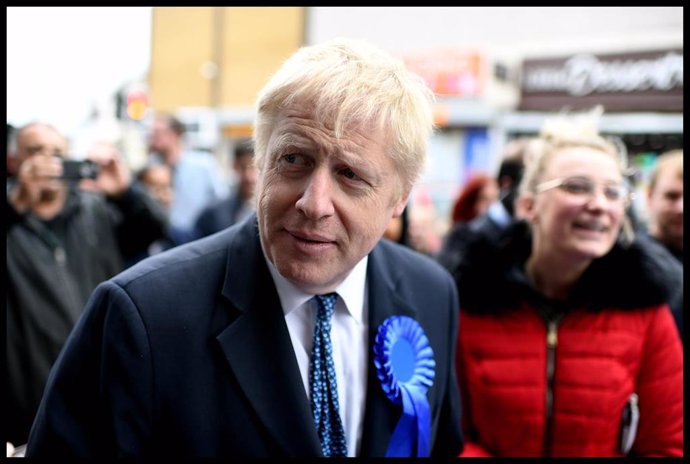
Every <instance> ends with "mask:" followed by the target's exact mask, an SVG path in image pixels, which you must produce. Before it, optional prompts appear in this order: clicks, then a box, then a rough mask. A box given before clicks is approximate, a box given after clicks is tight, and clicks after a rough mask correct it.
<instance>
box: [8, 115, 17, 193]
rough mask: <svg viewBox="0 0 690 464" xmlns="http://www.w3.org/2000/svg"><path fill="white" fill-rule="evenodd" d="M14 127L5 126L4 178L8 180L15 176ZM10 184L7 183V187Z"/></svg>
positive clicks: (10, 125)
mask: <svg viewBox="0 0 690 464" xmlns="http://www.w3.org/2000/svg"><path fill="white" fill-rule="evenodd" d="M15 130H16V129H15V127H14V126H13V125H12V124H9V123H8V124H7V132H6V133H5V136H6V137H7V151H6V152H5V168H6V169H7V171H5V177H6V178H10V177H14V176H16V175H17V164H18V163H17V153H16V151H17V150H16V147H15V140H14V139H15V137H14V131H15ZM9 185H10V183H7V186H8V187H9Z"/></svg>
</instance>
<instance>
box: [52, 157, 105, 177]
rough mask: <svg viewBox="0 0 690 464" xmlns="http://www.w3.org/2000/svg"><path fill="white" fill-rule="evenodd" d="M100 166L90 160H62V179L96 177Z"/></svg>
mask: <svg viewBox="0 0 690 464" xmlns="http://www.w3.org/2000/svg"><path fill="white" fill-rule="evenodd" d="M99 171H100V166H99V165H98V163H95V162H93V161H91V160H63V162H62V176H60V177H61V178H62V179H67V180H80V179H95V178H96V177H98V173H99Z"/></svg>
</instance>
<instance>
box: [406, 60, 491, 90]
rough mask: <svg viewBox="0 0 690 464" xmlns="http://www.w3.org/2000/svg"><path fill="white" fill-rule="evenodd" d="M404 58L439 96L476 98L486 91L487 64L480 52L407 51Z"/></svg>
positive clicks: (411, 69) (410, 68)
mask: <svg viewBox="0 0 690 464" xmlns="http://www.w3.org/2000/svg"><path fill="white" fill-rule="evenodd" d="M401 58H402V60H403V61H404V62H405V65H406V66H407V68H408V69H409V70H410V71H412V72H414V73H415V74H418V75H419V76H421V77H422V78H423V79H424V80H425V81H426V83H427V85H428V86H429V88H430V89H431V90H433V91H434V93H436V95H439V96H452V97H465V98H475V97H479V96H481V95H482V94H483V92H484V86H485V82H484V80H485V76H484V73H485V68H486V65H485V60H484V57H483V56H482V55H481V54H480V53H478V52H466V51H462V50H455V49H434V50H425V51H416V52H405V53H403V54H402V55H401Z"/></svg>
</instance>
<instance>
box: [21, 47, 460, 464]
mask: <svg viewBox="0 0 690 464" xmlns="http://www.w3.org/2000/svg"><path fill="white" fill-rule="evenodd" d="M432 99H433V94H432V93H431V91H430V90H429V89H428V87H426V85H425V84H424V82H423V80H421V78H419V77H418V76H415V75H414V74H411V73H409V71H407V69H406V68H405V66H404V64H403V63H402V61H400V60H399V59H396V58H393V57H391V56H390V55H388V54H387V53H385V52H383V51H380V50H379V49H377V48H375V47H373V46H371V45H369V44H367V43H366V42H363V41H357V40H347V39H334V40H332V41H328V42H325V43H322V44H317V45H313V46H309V47H304V48H302V49H300V50H299V51H298V52H296V54H295V55H293V57H291V58H290V59H289V60H288V61H287V62H286V63H285V64H284V65H283V67H282V68H281V69H280V70H279V71H278V72H277V73H276V74H275V75H274V76H273V77H272V78H271V79H270V80H269V82H268V83H267V84H266V86H265V87H264V88H263V89H262V90H261V91H260V92H259V95H258V102H257V105H256V108H257V113H256V116H255V127H256V129H255V150H256V151H255V156H256V162H257V166H258V167H259V180H258V184H257V200H256V213H255V214H252V215H251V216H249V217H248V218H247V219H246V220H244V221H243V222H241V223H238V224H235V225H234V226H231V227H229V228H227V229H225V230H223V231H221V232H218V233H216V234H213V235H210V236H208V237H205V238H202V239H199V240H196V241H193V242H191V243H188V244H184V245H181V246H178V247H176V248H173V249H171V250H168V251H165V252H163V253H159V254H157V255H155V256H152V257H150V258H147V259H145V260H143V261H141V262H139V263H137V264H136V265H134V266H133V267H132V268H130V269H128V270H127V271H125V272H123V273H121V274H119V275H118V276H116V277H114V278H112V279H110V280H108V281H107V282H105V283H103V284H101V285H100V286H99V287H98V288H97V289H96V290H95V291H94V293H93V294H92V296H91V298H90V300H89V302H88V304H87V305H86V308H85V310H84V313H83V314H82V316H81V318H80V320H79V322H78V324H77V326H76V327H75V329H74V331H73V332H72V334H71V336H70V340H69V341H68V343H67V345H66V347H65V349H64V350H63V352H62V353H61V355H60V358H59V359H58V361H57V364H56V366H55V368H54V369H53V371H52V372H51V377H50V380H49V382H48V386H47V388H46V391H45V394H44V397H43V400H42V403H41V406H40V409H39V413H38V415H37V418H36V421H35V423H34V426H33V428H32V430H31V436H30V438H29V443H28V447H27V452H26V456H27V457H50V458H52V459H59V458H76V457H91V458H93V457H99V458H105V459H112V458H115V457H125V458H126V457H129V458H143V459H147V460H151V459H166V458H168V459H169V458H173V459H179V458H200V457H213V458H226V459H227V458H255V457H267V458H288V457H299V458H309V457H321V456H339V457H344V456H348V457H377V456H378V457H383V456H419V457H423V456H433V457H454V456H456V455H457V454H458V453H460V452H461V450H462V447H463V438H462V434H461V431H460V403H459V398H460V397H459V392H458V387H457V380H456V377H455V369H454V367H453V353H454V350H455V341H456V337H457V324H458V297H457V290H456V288H455V284H454V283H453V280H452V279H451V277H450V275H449V274H448V273H447V272H446V271H445V270H444V269H443V268H442V267H441V266H439V265H438V263H436V262H435V261H433V260H432V259H430V258H429V257H426V256H423V255H421V254H419V253H417V252H415V251H413V250H410V249H409V248H407V247H404V246H402V245H399V244H395V243H392V242H391V241H388V240H381V237H382V236H383V233H384V231H385V229H386V227H387V225H388V224H389V222H390V220H391V219H392V218H393V217H396V216H399V215H400V214H402V212H403V210H404V208H405V205H406V204H407V200H408V198H409V195H410V191H411V189H412V187H413V185H414V183H415V181H416V180H417V179H418V177H419V175H420V174H421V171H422V168H423V165H424V158H425V156H426V147H427V142H428V137H429V136H430V135H431V133H432V130H433V118H432V111H431V101H432ZM329 312H330V314H329Z"/></svg>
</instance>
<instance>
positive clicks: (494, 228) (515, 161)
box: [435, 137, 530, 274]
mask: <svg viewBox="0 0 690 464" xmlns="http://www.w3.org/2000/svg"><path fill="white" fill-rule="evenodd" d="M529 140H530V139H529V138H528V137H519V138H517V139H513V140H511V141H510V142H508V144H507V145H506V146H505V147H504V149H503V156H502V159H501V164H500V166H499V169H498V173H497V175H496V182H497V183H498V189H499V190H498V198H497V199H496V200H495V201H493V202H492V203H491V204H490V205H489V206H488V208H487V209H486V212H485V213H484V214H481V215H479V216H478V217H476V218H474V219H472V220H471V221H469V222H467V223H464V222H460V223H457V224H454V225H453V226H452V227H451V229H450V230H449V231H448V232H447V233H446V235H445V236H444V237H443V242H442V245H441V249H440V250H439V251H438V253H436V255H435V258H436V260H437V261H438V262H439V263H441V265H442V266H443V267H445V268H446V269H447V270H448V271H449V272H450V273H451V274H453V273H454V272H455V270H456V269H457V267H458V264H459V262H460V259H461V258H462V255H463V253H464V249H465V246H466V244H467V242H469V241H470V240H471V239H472V238H474V237H476V236H477V235H482V234H484V235H490V236H492V237H495V236H497V235H498V234H500V232H501V231H502V230H503V229H504V228H505V227H507V226H508V225H509V224H511V223H512V222H513V220H514V219H515V198H516V196H517V190H518V185H519V184H520V179H521V178H522V173H523V171H524V154H525V149H526V147H527V145H528V143H529Z"/></svg>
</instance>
